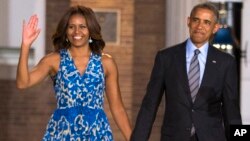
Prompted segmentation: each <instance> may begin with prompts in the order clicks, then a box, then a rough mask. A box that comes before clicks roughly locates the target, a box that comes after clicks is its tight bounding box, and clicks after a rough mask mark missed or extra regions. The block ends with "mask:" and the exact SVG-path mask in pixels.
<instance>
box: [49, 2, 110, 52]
mask: <svg viewBox="0 0 250 141" xmlns="http://www.w3.org/2000/svg"><path fill="white" fill-rule="evenodd" d="M76 14H79V15H82V16H83V17H84V18H85V20H86V23H87V27H88V30H89V36H90V37H91V39H92V40H93V42H92V43H90V44H89V46H90V48H91V51H92V52H93V53H96V54H100V53H101V52H102V50H103V48H104V46H105V42H104V40H103V39H102V35H101V26H100V25H99V23H98V21H97V19H96V17H95V13H94V12H93V10H92V9H91V8H88V7H85V6H79V5H78V6H74V7H71V8H70V9H69V10H68V11H67V12H66V13H65V14H64V16H63V17H62V18H61V20H60V22H59V23H58V25H57V29H56V32H55V33H54V34H53V36H52V40H53V45H54V48H55V51H59V50H61V49H68V48H70V42H69V41H67V33H66V32H67V28H68V23H69V19H70V18H71V17H72V16H73V15H76Z"/></svg>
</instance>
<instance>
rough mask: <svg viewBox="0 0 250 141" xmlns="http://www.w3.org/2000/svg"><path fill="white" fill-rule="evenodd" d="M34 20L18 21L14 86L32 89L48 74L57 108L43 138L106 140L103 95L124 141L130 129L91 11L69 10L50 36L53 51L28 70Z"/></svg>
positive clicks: (112, 64) (35, 30)
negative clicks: (20, 30)
mask: <svg viewBox="0 0 250 141" xmlns="http://www.w3.org/2000/svg"><path fill="white" fill-rule="evenodd" d="M37 25H38V17H37V16H36V15H33V16H31V18H30V20H29V22H28V23H27V24H26V23H25V22H24V23H23V33H22V44H21V52H20V58H19V63H18V69H17V80H16V81H17V87H18V88H20V89H24V88H28V87H31V86H34V85H36V84H37V83H39V82H41V81H42V80H44V79H45V78H46V77H47V76H50V77H51V78H52V80H53V82H54V89H55V94H56V98H57V109H56V110H55V112H54V113H53V115H52V116H51V118H50V121H49V123H48V125H47V130H46V132H45V135H44V137H43V140H44V141H47V140H60V141H61V140H81V141H82V140H88V141H112V140H113V136H112V131H111V128H110V125H109V122H108V119H107V117H106V115H105V113H104V109H103V102H104V92H105V93H106V95H107V99H108V101H109V106H110V109H111V113H112V115H113V117H114V120H115V121H116V123H117V125H118V127H119V128H120V129H121V131H122V133H123V135H124V137H125V139H126V140H129V138H130V134H131V127H130V123H129V119H128V116H127V113H126V111H125V108H124V106H123V103H122V99H121V94H120V89H119V83H118V70H117V66H116V63H115V61H114V60H113V59H112V58H111V56H110V55H107V54H103V53H102V50H103V48H104V46H105V42H104V41H103V39H102V36H101V28H100V25H99V24H98V22H97V20H96V18H95V15H94V12H93V11H92V9H90V8H87V7H84V6H76V7H71V8H70V9H69V10H68V11H67V12H66V13H65V15H64V16H63V17H62V19H61V20H60V22H59V24H58V27H57V30H56V33H55V34H54V35H53V38H52V39H53V44H54V47H55V51H54V52H53V53H50V54H48V55H46V56H45V57H43V58H42V59H41V61H40V62H39V63H38V64H37V65H36V66H35V67H34V68H33V69H32V70H31V71H29V70H28V55H29V49H30V47H31V44H32V43H33V42H34V41H35V39H36V38H37V37H38V35H39V33H40V29H39V28H37Z"/></svg>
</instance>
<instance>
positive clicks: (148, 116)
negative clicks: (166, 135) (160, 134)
mask: <svg viewBox="0 0 250 141" xmlns="http://www.w3.org/2000/svg"><path fill="white" fill-rule="evenodd" d="M163 92H164V65H163V59H162V56H161V52H158V53H157V55H156V58H155V62H154V67H153V70H152V73H151V77H150V81H149V83H148V85H147V91H146V95H145V96H144V98H143V101H142V105H141V108H140V110H139V113H138V116H137V120H136V124H135V128H134V130H133V133H132V136H131V141H147V140H148V138H149V136H150V132H151V129H152V125H153V122H154V120H155V116H156V113H157V109H158V106H159V104H160V102H161V98H162V95H163Z"/></svg>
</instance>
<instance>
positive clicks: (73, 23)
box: [66, 14, 89, 47]
mask: <svg viewBox="0 0 250 141" xmlns="http://www.w3.org/2000/svg"><path fill="white" fill-rule="evenodd" d="M66 32H67V38H68V40H69V41H70V44H71V47H83V46H86V45H87V46H88V44H89V42H88V40H89V30H88V27H87V23H86V19H85V17H84V16H82V15H80V14H76V15H72V16H71V17H70V19H69V23H68V27H67V30H66Z"/></svg>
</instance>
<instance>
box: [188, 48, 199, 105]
mask: <svg viewBox="0 0 250 141" xmlns="http://www.w3.org/2000/svg"><path fill="white" fill-rule="evenodd" d="M199 53H200V51H199V49H196V50H195V51H194V56H193V58H192V60H191V64H190V67H189V72H188V83H189V88H190V92H191V97H192V101H193V102H194V100H195V98H196V95H197V93H198V90H199V83H200V66H199V61H198V55H199Z"/></svg>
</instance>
